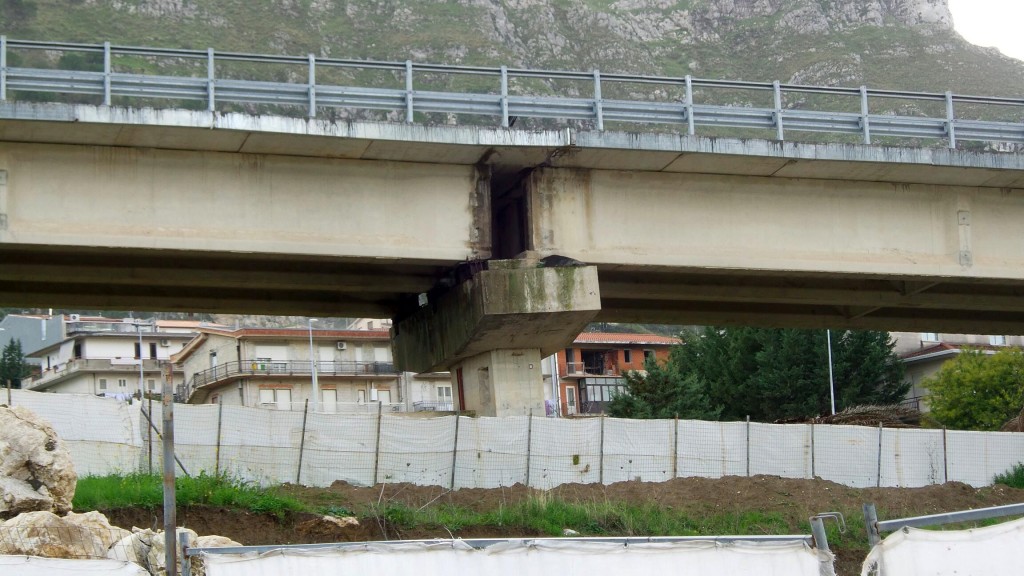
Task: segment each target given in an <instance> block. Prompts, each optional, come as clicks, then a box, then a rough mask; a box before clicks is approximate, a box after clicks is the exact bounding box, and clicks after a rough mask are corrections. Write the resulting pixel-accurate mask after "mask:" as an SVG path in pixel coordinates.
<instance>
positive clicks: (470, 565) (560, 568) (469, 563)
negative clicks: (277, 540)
mask: <svg viewBox="0 0 1024 576" xmlns="http://www.w3.org/2000/svg"><path fill="white" fill-rule="evenodd" d="M204 558H205V559H206V571H207V575H208V576H263V575H265V576H271V575H273V576H307V575H309V574H388V575H389V576H399V575H402V574H409V575H415V576H451V575H452V574H486V575H487V576H522V575H523V574H558V575H559V576H606V575H607V576H622V575H623V574H672V575H673V576H716V575H722V576H726V575H728V576H733V575H735V574H757V575H758V576H818V575H819V573H820V572H819V570H820V566H821V564H820V562H819V556H818V554H817V552H815V551H814V550H812V549H811V548H809V547H808V546H807V545H806V544H805V543H804V542H801V541H793V542H757V543H754V542H735V543H728V544H723V543H716V542H707V541H704V542H692V541H691V542H666V543H638V544H630V545H629V546H623V545H622V544H621V543H613V542H580V541H564V542H559V541H551V540H545V541H541V542H531V543H523V542H522V541H511V542H506V543H500V544H495V545H492V546H489V547H487V548H484V549H474V548H471V547H470V546H469V545H467V544H465V543H461V542H459V541H454V542H439V543H425V542H412V543H407V544H368V545H366V546H362V547H358V548H355V547H353V548H347V549H334V550H324V549H319V550H295V549H290V550H286V551H274V552H267V553H264V554H262V555H259V554H256V553H251V554H245V555H235V554H231V555H228V554H204ZM826 562H828V563H829V565H831V559H826Z"/></svg>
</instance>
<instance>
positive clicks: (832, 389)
mask: <svg viewBox="0 0 1024 576" xmlns="http://www.w3.org/2000/svg"><path fill="white" fill-rule="evenodd" d="M825 338H826V339H827V341H828V394H829V398H831V400H832V415H833V416H835V413H836V383H835V379H834V378H833V376H832V330H825Z"/></svg>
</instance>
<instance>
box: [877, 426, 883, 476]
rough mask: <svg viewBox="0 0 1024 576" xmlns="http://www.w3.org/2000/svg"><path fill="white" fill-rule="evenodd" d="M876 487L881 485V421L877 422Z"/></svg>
mask: <svg viewBox="0 0 1024 576" xmlns="http://www.w3.org/2000/svg"><path fill="white" fill-rule="evenodd" d="M877 487H879V488H881V487H882V423H881V422H879V423H878V482H877Z"/></svg>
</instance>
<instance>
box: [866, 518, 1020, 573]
mask: <svg viewBox="0 0 1024 576" xmlns="http://www.w3.org/2000/svg"><path fill="white" fill-rule="evenodd" d="M876 567H877V568H878V576H926V575H927V576H980V575H986V576H988V575H990V574H1021V573H1022V572H1024V519H1020V520H1014V521H1012V522H1004V523H1003V524H997V525H995V526H987V527H985V528H973V529H971V530H948V531H937V530H919V529H917V528H905V529H903V530H901V531H899V532H895V533H893V534H892V535H890V536H889V537H888V538H886V539H885V540H882V542H881V543H879V544H877V545H876V546H875V547H874V548H873V549H872V550H871V553H870V554H868V558H867V560H865V561H864V567H863V569H862V570H861V575H862V576H867V575H868V574H871V573H872V572H871V571H872V570H873V569H874V568H876Z"/></svg>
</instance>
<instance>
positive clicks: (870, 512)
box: [864, 503, 882, 546]
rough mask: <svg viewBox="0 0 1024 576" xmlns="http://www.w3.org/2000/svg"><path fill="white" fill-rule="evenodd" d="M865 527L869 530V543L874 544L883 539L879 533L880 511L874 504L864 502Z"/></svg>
mask: <svg viewBox="0 0 1024 576" xmlns="http://www.w3.org/2000/svg"><path fill="white" fill-rule="evenodd" d="M864 527H865V528H867V531H868V544H870V545H871V546H874V545H875V544H878V543H879V542H881V541H882V538H881V537H880V536H879V535H878V512H877V511H876V510H875V505H874V504H870V503H868V504H864Z"/></svg>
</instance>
